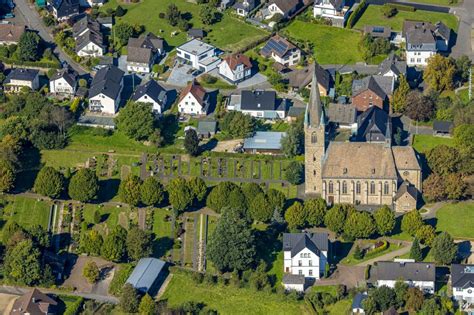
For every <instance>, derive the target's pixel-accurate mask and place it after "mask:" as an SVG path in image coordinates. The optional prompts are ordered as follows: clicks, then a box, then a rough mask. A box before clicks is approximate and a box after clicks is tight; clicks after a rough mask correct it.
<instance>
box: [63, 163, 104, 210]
mask: <svg viewBox="0 0 474 315" xmlns="http://www.w3.org/2000/svg"><path fill="white" fill-rule="evenodd" d="M98 192H99V179H98V178H97V175H96V173H95V172H94V171H93V170H91V169H87V168H84V169H80V170H79V171H77V172H76V173H75V174H74V175H73V176H72V178H71V181H70V182H69V189H68V193H69V196H71V198H72V199H74V200H77V201H81V202H87V201H90V200H93V199H96V198H97V193H98Z"/></svg>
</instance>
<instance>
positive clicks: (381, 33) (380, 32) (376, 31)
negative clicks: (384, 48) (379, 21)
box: [364, 25, 392, 39]
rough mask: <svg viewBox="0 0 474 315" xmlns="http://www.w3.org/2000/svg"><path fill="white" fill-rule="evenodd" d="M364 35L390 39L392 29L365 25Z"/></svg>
mask: <svg viewBox="0 0 474 315" xmlns="http://www.w3.org/2000/svg"><path fill="white" fill-rule="evenodd" d="M364 33H366V34H369V35H370V36H372V37H373V38H385V39H390V37H391V35H392V29H391V28H390V27H389V26H378V25H365V26H364Z"/></svg>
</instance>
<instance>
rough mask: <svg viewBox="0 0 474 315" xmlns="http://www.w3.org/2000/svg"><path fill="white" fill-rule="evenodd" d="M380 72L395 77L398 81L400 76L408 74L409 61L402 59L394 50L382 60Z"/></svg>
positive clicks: (385, 75)
mask: <svg viewBox="0 0 474 315" xmlns="http://www.w3.org/2000/svg"><path fill="white" fill-rule="evenodd" d="M378 74H379V75H383V76H384V77H393V78H394V79H395V81H398V80H399V78H400V76H401V75H403V76H405V77H406V75H407V63H406V61H404V60H400V59H399V57H398V56H396V55H395V54H394V53H393V52H392V53H390V54H389V55H388V57H387V58H386V59H385V60H384V61H382V62H381V63H380V65H379V68H378Z"/></svg>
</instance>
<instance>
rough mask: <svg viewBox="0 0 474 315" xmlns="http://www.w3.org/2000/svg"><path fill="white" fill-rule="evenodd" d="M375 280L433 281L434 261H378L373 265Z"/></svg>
mask: <svg viewBox="0 0 474 315" xmlns="http://www.w3.org/2000/svg"><path fill="white" fill-rule="evenodd" d="M374 276H375V279H377V280H398V279H403V280H405V281H435V280H436V267H435V264H434V263H422V262H393V261H379V262H377V265H376V266H374Z"/></svg>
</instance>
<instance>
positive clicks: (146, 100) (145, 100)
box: [136, 95, 161, 115]
mask: <svg viewBox="0 0 474 315" xmlns="http://www.w3.org/2000/svg"><path fill="white" fill-rule="evenodd" d="M136 102H139V103H148V104H151V105H152V106H153V107H152V110H153V112H154V113H156V114H160V115H161V106H160V104H158V102H155V101H154V100H153V99H152V98H151V97H149V96H148V95H143V96H142V97H140V98H139V99H138V100H136Z"/></svg>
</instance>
